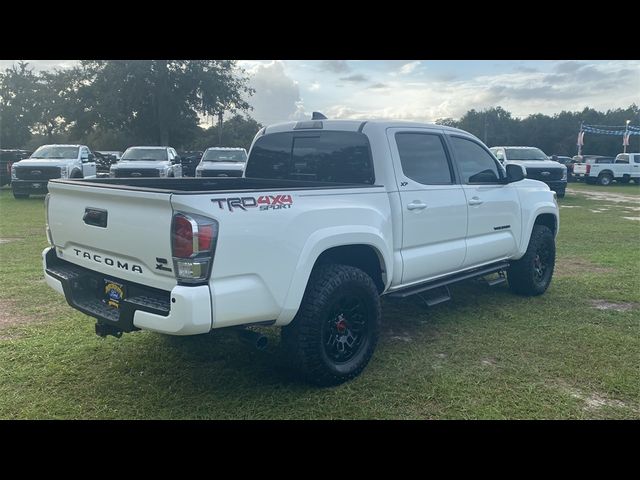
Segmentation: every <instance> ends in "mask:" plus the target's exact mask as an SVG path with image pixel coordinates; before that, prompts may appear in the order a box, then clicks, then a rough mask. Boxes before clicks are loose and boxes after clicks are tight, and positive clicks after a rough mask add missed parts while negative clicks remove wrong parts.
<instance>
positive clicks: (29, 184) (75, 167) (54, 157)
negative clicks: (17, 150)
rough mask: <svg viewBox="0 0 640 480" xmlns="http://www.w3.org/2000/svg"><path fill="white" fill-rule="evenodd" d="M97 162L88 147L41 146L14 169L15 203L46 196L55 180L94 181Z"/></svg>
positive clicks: (12, 172) (12, 176) (12, 179)
mask: <svg viewBox="0 0 640 480" xmlns="http://www.w3.org/2000/svg"><path fill="white" fill-rule="evenodd" d="M95 176H96V162H95V158H94V155H93V153H91V150H89V148H88V147H87V146H85V145H42V146H41V147H39V148H38V149H37V150H36V151H35V152H33V153H32V154H31V156H30V157H29V158H26V159H24V160H20V161H19V162H15V163H14V164H13V165H12V166H11V189H12V190H13V196H14V197H15V198H16V199H23V198H29V195H31V194H35V195H38V194H39V195H42V194H44V193H47V184H48V182H49V180H51V179H52V178H95Z"/></svg>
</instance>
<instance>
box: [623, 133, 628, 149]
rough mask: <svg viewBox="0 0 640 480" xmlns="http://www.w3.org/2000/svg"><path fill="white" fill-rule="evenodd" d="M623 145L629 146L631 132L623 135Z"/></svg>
mask: <svg viewBox="0 0 640 480" xmlns="http://www.w3.org/2000/svg"><path fill="white" fill-rule="evenodd" d="M622 146H623V147H628V146H629V134H628V133H625V134H624V135H623V136H622Z"/></svg>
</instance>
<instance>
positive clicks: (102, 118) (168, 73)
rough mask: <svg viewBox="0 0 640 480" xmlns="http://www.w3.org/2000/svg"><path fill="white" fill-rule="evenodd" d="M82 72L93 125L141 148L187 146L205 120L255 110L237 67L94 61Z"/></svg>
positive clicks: (82, 90)
mask: <svg viewBox="0 0 640 480" xmlns="http://www.w3.org/2000/svg"><path fill="white" fill-rule="evenodd" d="M78 72H80V73H81V75H82V76H83V77H84V78H83V81H82V85H81V86H80V87H79V91H78V94H79V95H81V96H85V97H88V98H90V100H91V101H90V103H91V105H92V116H93V122H92V123H93V125H95V126H98V127H102V128H105V129H107V130H113V131H127V132H130V133H131V134H133V136H134V137H135V138H137V139H138V141H139V142H140V143H143V142H144V143H160V144H161V145H168V144H169V143H172V144H174V145H181V144H187V143H189V142H191V141H193V140H194V139H195V138H196V137H197V135H198V133H199V128H198V124H199V121H200V118H201V117H202V116H204V115H217V114H219V113H223V112H231V113H235V112H236V111H247V110H250V109H251V107H250V105H249V104H248V103H247V101H246V100H245V98H246V97H247V96H250V95H251V94H252V93H253V90H252V89H251V88H249V87H248V85H247V81H248V79H247V77H246V76H245V73H244V71H243V70H241V69H239V68H238V67H237V66H236V63H235V61H229V60H142V61H141V60H123V61H116V60H108V61H103V60H90V61H83V62H81V67H80V68H79V69H78Z"/></svg>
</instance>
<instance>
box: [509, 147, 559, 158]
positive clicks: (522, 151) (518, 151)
mask: <svg viewBox="0 0 640 480" xmlns="http://www.w3.org/2000/svg"><path fill="white" fill-rule="evenodd" d="M505 150H506V152H507V160H509V161H511V160H549V157H547V156H546V155H545V154H544V152H543V151H542V150H540V149H539V148H505Z"/></svg>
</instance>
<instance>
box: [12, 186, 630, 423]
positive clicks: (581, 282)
mask: <svg viewBox="0 0 640 480" xmlns="http://www.w3.org/2000/svg"><path fill="white" fill-rule="evenodd" d="M588 192H600V193H602V192H604V193H605V194H606V195H605V197H606V198H604V199H603V198H602V197H601V196H600V197H597V196H596V197H594V196H593V195H590V196H587V195H589V193H588ZM560 204H561V207H562V208H561V226H560V234H559V237H558V258H557V265H556V274H555V275H554V278H553V282H552V283H551V286H550V288H549V290H548V292H547V293H546V294H545V295H543V296H541V297H537V298H521V297H517V296H514V295H512V294H511V293H510V292H509V290H508V288H507V287H506V285H501V286H496V287H489V286H487V285H486V284H484V283H481V282H479V281H472V282H468V283H466V284H462V285H459V286H455V287H453V288H452V294H453V300H452V301H451V302H448V303H445V304H441V305H438V306H436V307H433V308H430V309H428V308H426V307H424V306H423V305H422V301H421V299H420V298H419V297H414V298H410V299H407V300H403V301H391V300H383V323H384V333H383V335H382V337H381V341H380V343H379V345H378V349H377V351H376V354H375V355H374V357H373V360H372V361H371V363H370V364H369V366H368V367H367V369H366V370H365V371H364V373H363V374H362V375H361V376H360V377H359V378H357V379H356V380H354V381H352V382H350V383H347V384H344V385H342V386H339V387H335V388H330V389H319V388H315V387H311V386H308V385H304V384H300V383H297V381H296V380H295V379H294V378H292V377H291V375H290V374H289V372H288V370H287V368H286V366H285V364H284V362H283V358H282V356H281V354H280V351H279V348H278V342H279V340H278V332H277V330H269V329H266V330H265V331H266V332H269V333H268V334H269V335H270V340H271V343H270V346H269V347H268V349H267V350H266V351H263V352H261V351H256V350H253V349H252V348H251V347H249V346H247V345H246V344H244V343H240V342H239V341H238V340H237V338H236V336H235V335H234V334H232V333H228V332H218V333H215V334H211V335H205V336H198V337H187V338H173V337H166V336H162V335H158V334H154V333H150V332H136V333H133V334H127V335H124V336H123V337H122V338H121V339H115V338H113V337H109V338H107V339H101V338H98V337H97V336H96V335H95V334H94V332H93V325H94V321H93V320H92V319H91V318H89V317H86V316H84V315H82V314H80V313H79V312H77V311H75V310H73V309H71V308H70V307H69V306H68V305H67V304H66V302H65V300H64V298H62V297H61V296H59V295H58V294H56V293H55V292H54V291H53V290H51V289H49V288H48V287H47V286H46V285H45V283H44V280H43V277H42V265H41V258H40V253H41V251H42V249H43V248H44V247H45V246H46V245H47V242H46V238H45V235H44V207H43V201H42V197H40V198H32V199H29V200H25V201H16V200H14V199H13V197H12V196H11V192H10V190H6V189H2V190H0V285H1V288H0V418H5V419H7V418H9V419H16V418H20V419H22V418H83V419H93V418H102V419H105V418H123V419H152V418H153V419H156V418H161V419H168V418H174V419H182V418H187V419H202V418H215V419H257V418H271V419H281V418H282V419H289V418H291V419H335V418H346V419H355V418H363V419H370V418H393V419H448V418H458V419H460V418H462V419H487V418H491V419H503V418H516V419H521V418H535V419H544V418H548V419H567V418H572V419H582V418H612V419H622V418H636V419H638V418H640V249H639V248H638V245H639V243H640V242H639V241H640V221H638V218H640V187H637V186H635V185H620V186H617V185H614V186H612V187H599V186H593V185H582V184H578V185H576V184H570V187H569V190H568V193H567V196H566V198H564V199H562V200H560ZM625 217H628V218H625ZM634 219H635V220H634Z"/></svg>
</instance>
